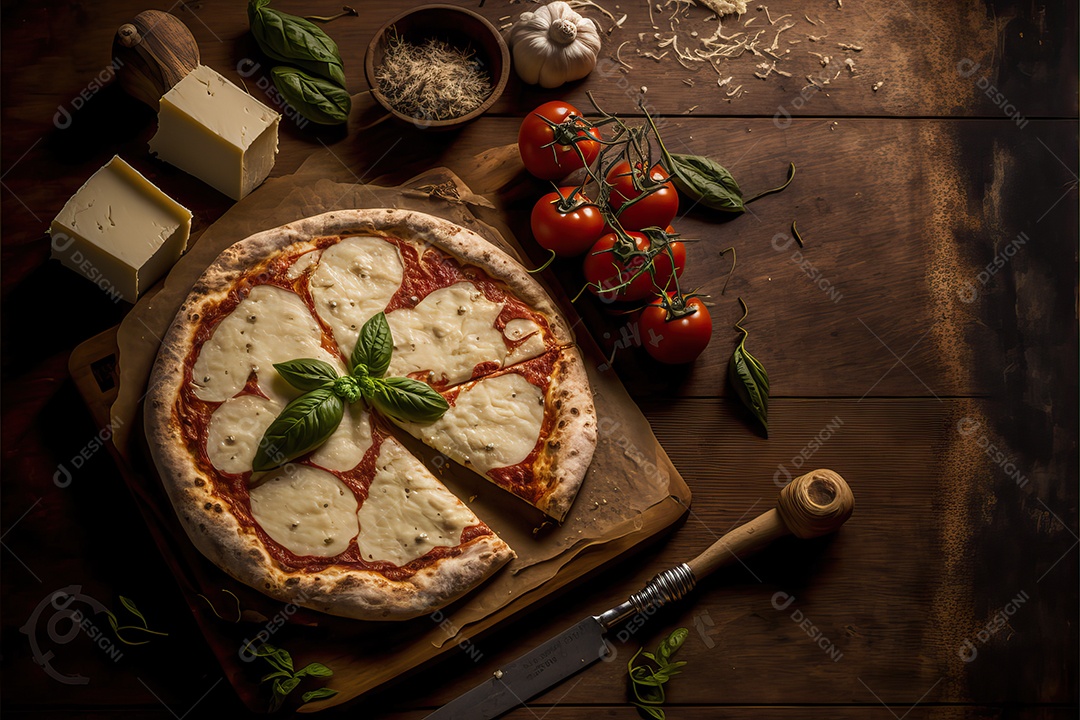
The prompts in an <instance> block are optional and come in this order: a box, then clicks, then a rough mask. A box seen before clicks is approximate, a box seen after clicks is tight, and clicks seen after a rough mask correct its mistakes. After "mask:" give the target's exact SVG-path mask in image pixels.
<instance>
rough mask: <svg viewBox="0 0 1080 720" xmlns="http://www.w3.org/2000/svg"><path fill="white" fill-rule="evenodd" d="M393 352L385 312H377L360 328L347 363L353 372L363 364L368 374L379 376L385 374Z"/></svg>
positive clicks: (392, 343) (392, 340) (392, 338)
mask: <svg viewBox="0 0 1080 720" xmlns="http://www.w3.org/2000/svg"><path fill="white" fill-rule="evenodd" d="M393 353H394V337H393V335H391V333H390V324H389V323H387V322H386V314H385V313H379V314H378V315H375V316H374V317H372V318H371V319H370V320H368V321H367V322H366V323H364V326H363V327H362V328H360V335H359V337H357V338H356V347H354V348H353V351H352V357H350V358H349V365H350V366H351V367H352V368H353V372H356V369H357V368H359V367H361V366H363V367H365V368H367V374H368V375H370V376H371V377H376V378H379V377H382V376H383V375H385V374H386V369H387V368H388V367H390V357H391V355H393Z"/></svg>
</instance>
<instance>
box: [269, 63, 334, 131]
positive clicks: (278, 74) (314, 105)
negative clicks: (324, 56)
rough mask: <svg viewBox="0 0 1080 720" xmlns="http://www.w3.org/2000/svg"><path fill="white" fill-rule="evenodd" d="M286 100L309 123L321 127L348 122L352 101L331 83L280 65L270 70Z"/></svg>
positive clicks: (275, 84)
mask: <svg viewBox="0 0 1080 720" xmlns="http://www.w3.org/2000/svg"><path fill="white" fill-rule="evenodd" d="M270 76H271V77H272V78H273V80H274V87H276V88H277V90H278V92H279V93H281V96H282V97H283V98H285V101H286V102H288V103H289V105H291V106H292V107H293V109H295V110H296V111H297V112H298V113H300V114H301V115H303V116H304V117H306V118H307V119H308V120H310V121H311V122H314V123H318V124H320V125H341V124H342V123H344V122H345V121H347V120H348V119H349V111H350V110H351V109H352V98H351V97H349V92H348V91H347V90H343V89H341V88H340V87H338V86H337V85H335V84H334V83H332V82H330V81H329V80H324V79H323V78H320V77H315V76H314V75H309V74H307V73H306V72H304V71H303V70H298V69H297V68H293V67H286V66H284V65H278V66H277V67H276V68H274V69H273V70H271V71H270Z"/></svg>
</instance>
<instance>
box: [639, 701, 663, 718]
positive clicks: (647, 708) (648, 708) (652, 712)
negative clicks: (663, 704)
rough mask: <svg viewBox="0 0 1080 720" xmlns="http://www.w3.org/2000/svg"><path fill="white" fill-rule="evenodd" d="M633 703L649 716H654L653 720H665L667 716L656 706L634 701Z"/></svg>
mask: <svg viewBox="0 0 1080 720" xmlns="http://www.w3.org/2000/svg"><path fill="white" fill-rule="evenodd" d="M634 705H635V706H636V707H637V708H638V709H639V710H641V711H642V712H644V713H645V714H646V715H648V716H649V717H651V718H655V720H666V718H667V715H665V714H664V711H663V710H661V709H660V708H658V707H654V706H652V705H643V704H641V703H634Z"/></svg>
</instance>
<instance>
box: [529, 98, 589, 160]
mask: <svg viewBox="0 0 1080 720" xmlns="http://www.w3.org/2000/svg"><path fill="white" fill-rule="evenodd" d="M571 115H574V116H577V117H579V118H580V117H581V116H582V115H581V112H580V111H578V109H577V108H576V107H574V106H573V105H571V104H569V103H564V102H561V101H558V100H555V101H552V102H547V103H544V104H543V105H541V106H540V107H538V108H536V110H534V111H532V112H531V113H529V114H528V115H527V116H526V117H525V119H524V120H523V121H522V122H521V129H520V130H519V131H518V152H519V153H520V154H521V161H522V162H523V163H525V169H526V170H528V171H529V172H530V173H532V174H533V175H535V176H536V177H538V178H540V179H541V180H558V179H560V178H564V177H566V176H567V175H569V174H570V173H572V172H574V171H575V170H579V169H581V168H583V167H585V165H591V164H592V162H593V160H595V159H596V156H597V155H599V154H600V143H599V142H597V140H599V139H600V131H599V130H597V129H596V128H592V129H587V128H585V127H579V128H577V129H570V130H565V131H560V132H559V137H556V131H555V130H554V129H553V128H552V127H551V126H550V125H548V124H547V123H546V122H544V121H543V120H542V119H541V117H544V118H547V119H548V120H550V121H551V122H553V123H556V124H558V123H561V122H563V121H564V120H566V119H567V118H568V117H570V116H571ZM575 138H586V139H585V140H575ZM590 138H595V139H590ZM552 143H554V144H552ZM575 146H577V150H575V149H574V147H575ZM578 150H580V151H581V153H580V154H579V153H578ZM582 157H584V162H583V161H582Z"/></svg>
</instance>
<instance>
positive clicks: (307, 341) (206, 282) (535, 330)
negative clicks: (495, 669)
mask: <svg viewBox="0 0 1080 720" xmlns="http://www.w3.org/2000/svg"><path fill="white" fill-rule="evenodd" d="M376 316H380V318H379V319H380V322H385V325H386V326H388V327H389V330H390V333H391V336H392V353H390V355H389V360H388V367H387V368H386V370H385V374H386V376H387V377H392V378H394V381H395V382H398V381H400V382H403V383H414V385H413V387H421V388H422V389H423V391H424V392H425V393H427V394H428V395H429V396H432V397H434V399H435V400H439V399H440V398H441V401H440V402H441V403H442V405H441V407H442V408H443V411H442V414H441V416H439V417H437V418H435V419H432V418H422V419H416V418H413V419H409V418H408V417H404V416H397V415H396V413H389V412H381V411H380V410H379V409H377V407H376V405H377V403H375V402H369V401H366V400H365V399H364V398H360V399H359V400H356V399H355V398H353V400H352V401H341V402H340V407H339V413H338V414H339V415H340V421H339V422H338V423H337V425H336V426H334V427H333V429H332V432H330V433H329V434H328V435H326V434H325V433H324V437H322V438H320V439H319V440H318V442H317V443H316V444H315V445H313V446H312V449H310V450H309V451H307V452H302V453H301V454H299V455H298V456H296V457H293V458H290V459H289V461H288V462H283V463H281V464H280V465H278V466H276V467H269V468H267V467H264V465H263V461H262V460H258V459H257V458H258V457H260V455H259V453H260V452H261V451H260V447H261V448H263V450H265V446H266V443H267V440H266V438H267V437H269V436H270V434H271V433H272V428H277V427H279V425H280V422H278V424H275V422H276V421H277V420H278V418H279V417H280V418H284V417H285V416H286V415H288V413H287V412H286V410H287V409H288V408H291V407H294V406H295V405H296V404H297V403H301V402H302V401H303V400H304V396H303V391H302V390H301V389H298V388H297V387H294V386H293V385H291V384H290V382H289V381H288V378H287V374H285V373H284V370H283V369H282V367H283V366H282V365H281V364H282V363H285V364H288V363H290V362H291V361H295V360H298V359H305V360H304V362H308V363H311V362H314V361H319V362H321V363H322V365H320V367H323V368H329V370H328V372H333V373H339V374H341V375H349V373H350V371H351V370H352V369H353V368H352V364H351V363H352V360H351V358H350V356H351V354H352V353H353V352H354V349H355V348H356V347H357V345H358V343H360V342H363V341H362V340H361V334H362V333H363V332H366V329H365V328H366V326H367V325H368V324H369V322H374V320H373V318H376ZM275 366H277V367H275ZM356 372H357V373H358V374H362V372H363V371H360V370H357V371H356ZM402 379H405V380H402ZM420 383H423V385H420ZM335 392H336V390H335ZM309 395H310V393H309ZM335 402H338V401H335ZM145 429H146V436H147V440H148V444H149V448H150V452H151V455H152V457H153V460H154V463H155V465H156V466H157V469H158V471H159V474H160V475H161V479H162V483H163V485H164V487H165V489H166V491H167V493H168V495H169V498H170V499H171V501H172V503H173V506H174V508H175V510H176V512H177V515H178V517H179V518H180V521H181V524H182V525H183V527H184V529H185V531H186V532H187V534H188V536H189V537H190V539H191V541H192V542H193V543H194V544H195V545H196V547H197V548H198V549H199V550H200V551H201V552H202V553H203V554H204V555H206V556H207V557H208V558H209V559H210V560H211V561H213V562H214V563H216V564H217V565H218V566H220V567H221V568H222V569H224V570H225V571H226V572H228V573H229V574H231V575H232V576H233V577H235V578H237V579H238V580H240V581H242V582H244V583H246V584H248V585H250V586H252V587H254V588H256V589H258V590H261V591H262V592H264V593H266V594H267V595H270V596H271V597H274V598H277V599H280V600H282V601H285V602H290V603H296V604H298V605H302V606H304V607H309V608H312V609H316V610H320V611H323V612H327V613H331V614H334V615H340V616H345V617H352V618H358V619H369V620H384V619H385V620H400V619H407V618H411V617H415V616H418V615H422V614H426V613H429V612H432V611H434V610H435V609H437V608H440V607H442V606H445V605H446V604H448V603H450V602H452V601H453V600H455V599H457V598H459V597H461V596H462V595H464V594H465V593H467V592H468V591H470V590H471V589H472V588H474V587H476V586H477V585H478V584H480V583H481V582H483V581H484V580H485V579H486V578H488V577H489V576H491V575H492V574H493V573H495V572H496V571H497V570H498V569H499V568H500V567H501V566H503V565H505V564H506V563H507V562H509V561H510V560H511V559H512V558H513V557H514V553H513V550H512V549H511V548H510V547H508V546H507V544H506V543H505V542H504V541H503V540H502V539H501V538H499V537H498V536H497V535H496V534H495V533H494V532H493V531H492V530H491V528H490V527H488V525H487V524H486V523H485V522H484V521H483V519H481V518H479V517H477V516H476V515H475V514H474V513H473V512H472V510H470V509H469V507H468V506H467V505H466V504H465V503H464V502H462V500H461V499H460V498H458V497H456V496H455V495H454V494H453V493H452V492H451V491H450V490H449V489H448V488H447V487H446V486H445V485H444V484H443V483H442V482H440V481H439V479H438V478H437V477H436V476H435V475H434V474H433V473H432V472H431V471H430V470H429V468H428V467H427V465H426V464H425V462H424V460H423V459H422V458H421V457H418V456H417V455H416V454H413V453H412V452H410V451H409V450H408V448H407V444H408V443H407V442H403V440H404V438H406V437H407V436H411V437H412V438H416V439H418V440H419V441H420V442H421V443H423V444H425V445H427V446H428V447H430V448H432V449H433V450H435V451H436V452H437V453H439V454H441V455H442V456H445V457H446V458H449V459H451V460H453V461H455V462H457V463H459V464H461V465H463V466H465V467H468V468H470V469H471V470H473V471H475V472H476V473H478V474H480V475H482V476H483V477H485V478H486V479H487V480H489V481H490V482H491V483H493V484H495V485H496V486H498V487H499V488H502V489H503V490H505V491H508V492H510V493H512V494H513V495H516V496H517V497H519V498H521V499H522V500H524V501H525V502H528V503H531V504H532V505H534V506H536V507H537V508H539V509H540V510H542V511H543V512H544V513H546V514H547V515H549V516H551V517H552V518H554V519H556V520H559V521H561V520H562V519H564V518H565V516H566V514H567V512H568V511H569V509H570V506H571V504H572V503H573V500H574V497H575V496H576V494H577V492H578V489H579V488H580V486H581V483H582V480H583V478H584V476H585V473H586V470H587V469H588V467H589V463H590V461H591V459H592V455H593V451H594V449H595V446H596V415H595V410H594V406H593V402H592V394H591V391H590V388H589V384H588V379H587V376H586V374H585V370H584V364H583V361H582V358H581V354H580V352H579V350H578V348H577V347H576V346H575V344H574V340H573V336H572V334H571V332H570V328H569V326H568V324H567V323H566V321H565V320H564V319H563V318H562V316H561V315H560V314H559V312H558V311H557V310H556V308H555V305H554V303H553V302H552V301H551V300H550V298H549V297H548V296H547V294H546V293H545V292H544V290H543V289H542V288H541V287H540V285H539V284H538V283H536V282H535V281H534V280H533V279H532V278H531V276H530V275H529V274H528V273H527V272H526V271H525V270H524V268H522V267H521V266H520V265H519V264H518V263H517V262H516V261H514V260H513V259H512V258H511V257H510V256H508V255H507V254H506V253H504V252H502V251H501V250H498V249H497V248H495V247H494V246H493V245H491V244H490V243H489V242H488V241H486V240H485V239H483V238H482V237H480V236H479V235H477V234H476V233H473V232H472V231H470V230H467V229H465V228H463V227H460V226H457V225H455V224H453V223H450V222H449V221H446V220H442V219H440V218H436V217H433V216H430V215H426V214H423V213H418V212H415V211H409V210H394V209H374V210H347V211H340V212H332V213H326V214H324V215H319V216H316V217H312V218H307V219H305V220H301V221H298V222H295V223H291V224H289V225H285V226H282V227H279V228H275V229H273V230H268V231H265V232H261V233H258V234H256V235H253V236H251V237H248V238H246V239H244V240H241V241H239V242H237V243H236V244H234V245H232V246H231V247H229V248H227V249H226V250H225V251H224V252H223V253H222V254H221V255H220V256H219V257H218V258H217V259H216V261H215V262H214V263H213V264H212V265H211V266H210V267H209V268H207V270H206V271H205V272H204V273H203V274H202V276H201V277H200V278H199V280H198V281H197V282H196V283H195V285H194V287H193V288H192V289H191V291H190V293H189V295H188V297H187V299H186V301H185V302H184V304H183V305H182V306H181V307H180V309H179V311H178V313H177V315H176V318H175V319H174V321H173V323H172V325H171V327H170V328H169V330H168V332H167V334H166V335H165V337H164V339H163V342H162V344H161V348H160V350H159V354H158V357H157V360H156V363H155V365H154V368H153V371H152V374H151V378H150V384H149V389H148V393H147V396H146V403H145ZM301 430H304V431H306V430H305V429H304V428H301ZM298 432H299V431H298ZM408 442H411V441H408ZM255 467H258V468H259V470H255V469H254V468H255ZM495 492H501V491H498V490H497V491H495Z"/></svg>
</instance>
